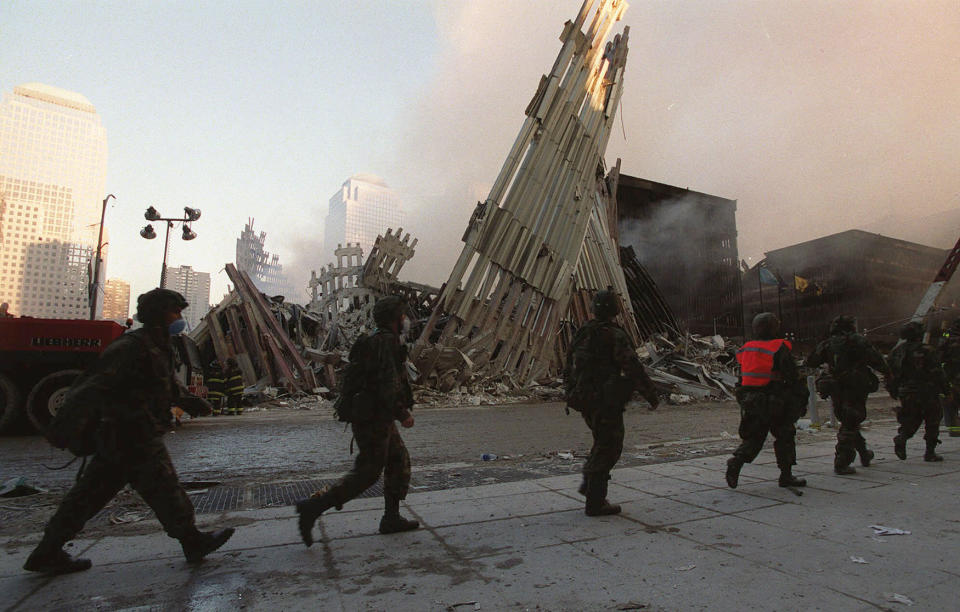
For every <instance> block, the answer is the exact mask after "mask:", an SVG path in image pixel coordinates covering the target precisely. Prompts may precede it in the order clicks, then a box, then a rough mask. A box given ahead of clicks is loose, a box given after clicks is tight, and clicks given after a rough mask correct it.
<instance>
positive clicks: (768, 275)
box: [760, 268, 780, 285]
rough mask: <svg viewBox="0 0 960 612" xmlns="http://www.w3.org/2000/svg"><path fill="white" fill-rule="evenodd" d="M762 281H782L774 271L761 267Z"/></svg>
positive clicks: (768, 283)
mask: <svg viewBox="0 0 960 612" xmlns="http://www.w3.org/2000/svg"><path fill="white" fill-rule="evenodd" d="M760 282H761V283H763V284H764V285H779V284H780V281H779V280H777V277H776V276H774V274H773V272H771V271H770V270H767V269H766V268H760Z"/></svg>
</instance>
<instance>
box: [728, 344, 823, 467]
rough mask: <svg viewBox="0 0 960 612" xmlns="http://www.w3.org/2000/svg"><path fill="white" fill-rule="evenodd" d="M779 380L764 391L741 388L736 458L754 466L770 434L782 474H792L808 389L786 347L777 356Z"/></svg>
mask: <svg viewBox="0 0 960 612" xmlns="http://www.w3.org/2000/svg"><path fill="white" fill-rule="evenodd" d="M773 371H774V372H777V373H779V378H780V380H775V381H773V382H771V383H770V384H768V385H765V386H763V387H742V386H741V387H738V388H737V403H739V404H740V428H739V434H740V438H741V439H742V440H743V441H742V442H741V443H740V446H738V447H737V449H736V450H734V451H733V456H734V457H737V458H739V459H740V460H741V461H742V462H743V463H751V462H753V460H754V459H756V458H757V455H759V454H760V451H761V450H762V449H763V443H764V442H765V441H766V439H767V433H770V434H771V435H772V436H773V452H774V455H775V456H776V458H777V467H779V468H780V471H781V472H785V471H786V472H789V471H791V469H792V466H794V465H796V463H797V444H796V436H797V429H796V426H795V423H796V422H797V419H799V418H800V417H801V416H802V414H803V413H804V411H805V406H804V403H805V400H804V395H805V391H806V385H804V384H803V383H801V382H800V377H799V375H798V373H797V366H796V364H794V362H793V355H792V353H791V352H790V348H789V347H787V345H786V344H784V345H782V346H781V347H780V349H779V350H777V352H776V354H774V356H773Z"/></svg>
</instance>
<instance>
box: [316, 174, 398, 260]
mask: <svg viewBox="0 0 960 612" xmlns="http://www.w3.org/2000/svg"><path fill="white" fill-rule="evenodd" d="M402 225H403V210H402V209H401V206H400V196H399V195H398V194H397V192H396V191H394V190H393V189H390V188H389V187H388V186H387V184H386V183H385V182H384V181H383V179H381V178H380V177H378V176H374V175H372V174H354V175H353V176H351V177H350V178H348V179H347V180H346V181H345V182H344V183H343V186H341V187H340V190H339V191H337V192H336V193H335V194H333V196H332V197H331V198H330V206H329V208H328V210H327V219H326V222H325V223H324V235H323V239H324V245H323V250H324V255H325V256H326V257H332V256H333V251H334V250H335V249H336V248H337V246H338V245H343V246H346V245H347V243H350V244H357V243H359V244H360V246H361V247H362V248H363V254H364V256H366V255H368V254H369V253H370V249H372V248H373V243H374V242H376V240H377V236H379V235H380V234H383V233H385V232H386V231H387V230H388V229H390V228H393V229H398V228H399V227H400V226H402Z"/></svg>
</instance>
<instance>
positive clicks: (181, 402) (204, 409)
mask: <svg viewBox="0 0 960 612" xmlns="http://www.w3.org/2000/svg"><path fill="white" fill-rule="evenodd" d="M176 405H177V406H178V407H180V408H182V409H183V411H184V412H186V413H187V414H189V415H190V416H192V417H193V418H197V417H201V416H209V415H211V414H213V406H212V405H211V404H210V402H208V401H207V400H205V399H203V398H202V397H197V396H195V395H185V396H183V397H179V398H177V401H176Z"/></svg>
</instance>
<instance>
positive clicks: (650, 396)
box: [643, 390, 660, 410]
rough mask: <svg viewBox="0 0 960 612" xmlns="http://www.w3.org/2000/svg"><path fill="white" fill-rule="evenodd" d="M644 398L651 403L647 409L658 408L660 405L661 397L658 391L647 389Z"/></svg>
mask: <svg viewBox="0 0 960 612" xmlns="http://www.w3.org/2000/svg"><path fill="white" fill-rule="evenodd" d="M643 398H644V399H645V400H647V401H648V402H649V403H650V407H649V408H647V410H656V409H657V406H659V405H660V397H659V396H658V395H657V392H656V391H653V390H651V391H647V392H646V393H644V395H643Z"/></svg>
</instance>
